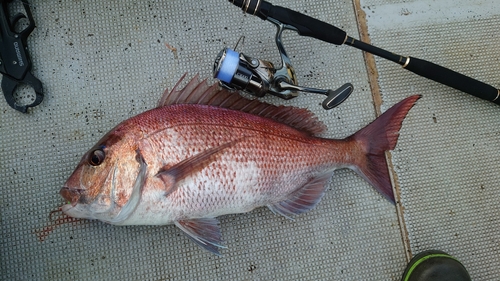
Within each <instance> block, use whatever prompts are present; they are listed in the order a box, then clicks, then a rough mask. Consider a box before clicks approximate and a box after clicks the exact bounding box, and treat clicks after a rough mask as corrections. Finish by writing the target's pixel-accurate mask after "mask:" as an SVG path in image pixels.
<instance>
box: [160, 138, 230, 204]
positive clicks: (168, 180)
mask: <svg viewBox="0 0 500 281" xmlns="http://www.w3.org/2000/svg"><path fill="white" fill-rule="evenodd" d="M237 142H238V140H236V141H232V142H228V143H225V144H223V145H220V146H217V147H212V148H210V149H207V150H205V151H203V152H200V153H198V154H196V155H194V156H192V157H189V158H187V159H184V160H182V161H181V162H179V163H177V164H175V165H174V166H170V167H168V168H162V169H161V170H160V171H159V172H158V174H156V176H157V177H159V178H160V179H161V180H162V181H163V182H164V183H165V187H166V193H167V194H166V196H168V195H169V194H170V193H172V192H174V191H175V190H176V189H177V183H178V182H179V181H181V180H183V179H185V178H187V177H188V176H190V175H193V174H196V173H198V172H199V171H201V170H202V169H203V168H205V167H207V166H208V165H209V164H210V163H212V162H213V161H215V160H216V159H217V156H219V155H220V154H221V152H222V151H223V150H224V149H226V148H229V147H231V146H233V145H234V144H236V143H237Z"/></svg>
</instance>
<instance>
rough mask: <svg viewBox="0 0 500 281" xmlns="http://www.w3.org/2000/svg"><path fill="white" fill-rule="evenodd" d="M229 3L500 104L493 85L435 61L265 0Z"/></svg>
mask: <svg viewBox="0 0 500 281" xmlns="http://www.w3.org/2000/svg"><path fill="white" fill-rule="evenodd" d="M229 2H231V3H233V4H234V5H236V6H238V7H240V8H241V9H242V10H243V11H244V12H245V13H249V14H252V15H255V16H258V17H260V18H261V19H263V20H269V21H271V22H275V21H278V22H280V23H283V24H286V25H289V26H293V27H294V28H295V30H296V31H297V32H298V33H299V34H300V35H303V36H309V37H313V38H316V39H319V40H322V41H325V42H328V43H332V44H335V45H342V44H347V45H350V46H353V47H355V48H357V49H360V50H363V51H365V52H369V53H372V54H374V55H377V56H380V57H382V58H385V59H388V60H390V61H393V62H395V63H398V64H400V65H402V66H403V68H405V69H407V70H409V71H412V72H413V73H416V74H418V75H420V76H423V77H426V78H428V79H431V80H434V81H436V82H439V83H442V84H444V85H447V86H450V87H452V88H455V89H457V90H460V91H463V92H465V93H468V94H471V95H474V96H476V97H478V98H481V99H485V100H487V101H491V102H494V103H496V104H500V90H499V89H497V88H495V87H493V86H491V85H488V84H486V83H483V82H481V81H478V80H476V79H473V78H471V77H468V76H465V75H463V74H460V73H458V72H455V71H453V70H450V69H448V68H445V67H442V66H440V65H437V64H434V63H432V62H429V61H425V60H422V59H418V58H414V57H409V56H407V57H406V56H400V55H397V54H395V53H392V52H389V51H386V50H384V49H381V48H378V47H375V46H373V45H370V44H367V43H364V42H362V41H359V40H356V39H354V38H352V37H349V36H347V33H346V32H345V31H343V30H341V29H339V28H338V27H335V26H333V25H331V24H328V23H325V22H322V21H320V20H317V19H315V18H312V17H310V16H307V15H304V14H301V13H299V12H296V11H293V10H290V9H288V8H284V7H280V6H274V5H272V4H271V3H269V2H267V1H262V0H229Z"/></svg>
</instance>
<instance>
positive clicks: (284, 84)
mask: <svg viewBox="0 0 500 281" xmlns="http://www.w3.org/2000/svg"><path fill="white" fill-rule="evenodd" d="M268 20H269V21H271V22H272V23H274V24H275V25H276V26H277V29H278V30H277V32H276V36H275V39H276V46H277V47H278V51H279V54H280V57H281V67H280V68H276V67H275V66H274V64H273V63H271V62H269V61H265V60H261V59H256V58H253V57H250V56H246V55H244V54H242V53H238V52H236V51H234V50H232V49H229V48H224V49H223V50H222V51H221V52H220V53H219V54H218V55H217V58H216V59H215V63H214V69H213V74H214V78H217V79H218V80H219V83H220V84H221V86H222V87H224V88H227V89H230V90H243V91H245V92H248V93H250V94H252V95H254V96H257V97H263V96H264V95H265V94H266V93H269V94H272V95H275V96H277V97H280V98H282V99H286V100H288V99H292V98H294V97H296V96H298V92H307V93H316V94H323V95H326V96H327V97H326V99H325V100H324V101H323V103H322V105H323V108H324V109H327V110H328V109H332V108H334V107H336V106H338V105H339V104H341V103H342V102H343V101H345V100H346V99H347V98H348V97H349V95H350V94H351V93H352V91H353V86H352V84H350V83H346V84H344V85H343V86H341V87H340V88H338V89H336V90H330V89H316V88H308V87H302V86H299V85H298V82H297V76H296V74H295V70H294V68H293V66H292V62H291V61H290V58H289V57H288V55H287V54H286V51H285V48H284V46H283V43H282V40H281V35H282V33H283V31H284V30H286V29H290V30H296V29H295V28H294V27H293V26H291V25H286V24H283V23H281V22H279V21H277V20H274V19H271V18H268Z"/></svg>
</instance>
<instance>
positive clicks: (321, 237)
mask: <svg viewBox="0 0 500 281" xmlns="http://www.w3.org/2000/svg"><path fill="white" fill-rule="evenodd" d="M363 2H375V1H363ZM272 3H273V4H275V5H282V6H286V7H289V8H291V9H295V10H298V11H301V12H303V13H306V14H308V15H310V16H313V17H317V18H319V19H322V20H325V21H327V22H330V23H332V24H334V25H336V26H338V27H340V28H342V29H344V30H346V31H347V32H348V34H350V35H351V36H353V37H358V36H357V35H358V29H357V24H356V17H355V12H354V8H353V4H352V2H351V1H347V0H345V1H340V0H336V1H329V2H328V3H327V2H324V1H316V0H315V1H307V2H306V1H273V2H272ZM31 4H32V11H33V14H34V17H35V21H36V24H37V28H36V29H35V31H34V32H33V34H32V35H31V36H30V38H29V40H28V43H29V47H30V52H31V55H32V59H33V64H34V68H33V73H34V74H35V76H37V77H38V78H39V79H40V80H41V81H42V82H43V84H44V89H45V93H46V97H45V100H44V102H43V103H42V104H41V105H40V106H38V107H36V108H34V109H33V110H32V111H31V112H30V113H29V114H26V115H24V114H21V113H19V112H16V111H14V110H13V109H11V108H10V107H8V105H7V104H6V103H5V102H0V157H1V159H2V160H1V161H0V179H1V181H0V215H1V216H0V224H1V230H0V231H1V232H0V233H1V236H0V246H1V254H0V258H1V260H0V265H1V275H0V276H1V277H0V278H1V279H2V280H68V279H72V280H398V279H399V278H400V275H401V273H402V271H403V269H404V267H405V265H406V253H405V250H404V249H405V247H404V244H403V239H404V238H405V237H402V236H401V234H400V233H401V232H400V227H399V223H398V217H397V214H396V209H395V208H394V206H393V205H391V204H390V203H389V202H387V201H386V200H384V199H383V198H382V197H381V196H379V195H378V194H377V193H376V192H375V191H374V190H373V189H372V188H371V187H370V186H369V185H368V184H367V183H366V182H365V181H364V180H363V179H361V178H360V177H358V176H357V175H356V174H354V173H353V172H351V171H348V170H338V171H337V172H336V174H335V176H334V178H333V181H332V183H331V186H330V188H329V189H328V191H327V194H326V196H325V197H324V198H323V200H322V202H320V204H319V205H318V206H317V208H316V209H314V210H313V211H311V212H309V213H307V214H304V215H301V216H299V217H298V218H297V219H296V220H295V221H289V220H286V219H284V218H282V217H279V216H275V215H273V214H272V213H271V212H270V211H269V210H267V209H265V208H260V209H256V210H254V211H252V212H250V213H247V214H238V215H229V216H224V217H222V218H221V225H222V232H223V236H224V240H225V244H226V246H228V249H225V250H223V251H222V254H223V256H222V257H217V256H213V255H211V254H209V253H207V252H205V251H204V250H202V249H200V248H199V247H198V246H196V245H195V244H194V243H192V242H191V241H190V240H189V239H188V238H186V237H185V236H184V235H183V234H182V233H181V231H180V230H178V229H176V228H175V227H174V226H172V225H170V226H161V227H158V226H130V227H118V226H112V225H107V224H104V223H101V222H97V221H80V222H75V223H66V224H63V225H61V226H59V227H56V228H54V229H48V228H46V226H47V225H48V223H49V213H50V212H51V211H53V210H56V209H57V207H58V206H60V205H61V204H62V203H63V200H62V198H61V197H60V195H59V194H58V191H59V189H60V187H61V186H62V184H63V183H64V181H65V180H66V178H67V177H68V176H69V175H70V173H71V172H72V170H73V169H74V167H75V165H76V164H77V162H78V161H79V159H80V157H81V155H82V154H83V153H85V152H86V150H87V149H89V148H90V146H91V145H93V144H94V142H95V141H97V140H98V139H99V138H100V137H101V136H102V135H103V134H104V133H106V132H107V131H108V130H109V129H111V128H112V127H113V126H114V125H116V124H117V123H118V122H120V121H122V120H124V119H126V118H128V117H130V116H133V115H135V114H138V113H140V112H142V111H144V110H146V109H149V108H152V107H154V106H155V103H156V101H157V100H158V98H159V97H160V95H161V93H162V92H163V90H164V89H165V88H168V87H172V86H173V85H174V84H175V82H176V81H177V80H178V79H179V77H181V76H182V74H183V73H185V72H189V73H190V74H192V75H194V74H196V73H200V76H201V77H210V76H211V68H212V63H213V61H214V59H215V56H216V55H217V53H218V52H219V51H220V50H221V49H222V48H223V47H225V46H230V47H232V46H234V44H235V43H236V42H237V41H238V39H239V38H240V37H241V36H245V41H244V43H243V44H240V45H239V47H238V50H239V51H241V52H244V53H245V54H248V55H251V56H255V57H258V58H263V59H267V60H272V61H275V62H278V55H277V51H276V47H275V45H274V33H275V28H274V26H272V25H271V24H270V23H268V22H265V21H262V20H260V19H258V18H255V17H252V16H247V15H243V14H242V12H241V11H240V10H239V9H237V8H236V7H234V6H233V5H231V4H230V3H228V2H227V1H223V0H210V1H196V2H195V1H177V0H172V1H95V0H94V1H92V0H83V1H36V0H32V1H31ZM382 4H383V3H378V2H377V3H363V6H364V7H363V9H364V10H365V11H366V13H367V14H368V23H369V25H370V21H371V20H372V19H373V17H374V16H376V15H380V13H382V12H383V11H382V9H381V10H376V9H375V10H370V9H373V8H374V7H382ZM394 5H396V4H394ZM372 11H373V13H372ZM410 12H411V10H410ZM389 24H392V23H389ZM496 26H498V13H496V14H494V13H493V14H492V12H491V11H490V12H489V13H488V14H487V16H484V17H483V16H481V15H477V14H475V17H472V15H471V18H470V19H468V18H460V17H459V18H458V19H457V18H452V19H450V20H449V21H445V22H437V23H428V22H425V21H424V22H421V23H420V24H418V23H415V25H412V26H403V25H400V26H394V25H393V26H385V25H384V24H382V23H381V24H380V25H378V26H377V27H376V28H375V29H370V34H371V35H372V40H373V42H374V43H375V44H378V45H380V46H381V47H387V48H388V49H389V50H392V49H394V51H400V52H401V53H404V52H407V53H408V54H411V55H414V56H417V57H419V56H420V57H422V58H426V59H429V60H433V61H435V62H437V63H441V64H443V65H445V66H449V67H451V68H455V69H456V70H459V71H463V72H464V73H466V74H470V75H471V76H474V77H477V78H480V79H482V80H484V81H485V82H490V83H494V82H496V81H497V80H495V79H496V78H498V76H499V75H498V71H499V70H498V54H497V53H496V52H494V46H495V44H496V45H497V46H498V38H499V36H498V31H497V30H496ZM429 28H432V30H431V31H429ZM409 30H411V32H410V31H409ZM429 33H433V34H434V36H432V37H426V36H428V34H429ZM424 35H425V36H424ZM394 36H399V38H404V40H394ZM443 37H445V38H443ZM485 38H487V39H488V40H485ZM424 39H425V40H427V41H425V40H424ZM450 40H451V43H447V44H444V43H443V42H449V41H450ZM495 40H496V41H495ZM395 41H397V42H395ZM284 42H285V47H286V49H287V51H288V54H289V55H290V57H291V59H292V62H293V63H294V66H295V68H296V71H297V74H298V78H299V82H300V84H301V85H304V86H311V87H318V88H335V87H338V86H340V85H342V84H344V83H346V82H351V83H352V84H353V85H354V87H355V92H354V93H353V95H352V96H351V97H350V98H349V99H348V100H347V101H346V102H345V103H344V104H342V105H341V106H340V107H338V108H335V109H333V110H331V111H324V110H323V109H322V108H321V106H320V103H321V101H322V100H321V97H319V96H316V95H313V94H308V95H305V94H304V95H301V96H300V97H298V98H296V99H293V100H290V101H283V100H279V99H278V98H274V97H268V98H266V100H267V101H269V102H272V103H276V104H290V105H295V106H300V107H307V108H310V109H311V110H312V111H314V112H316V113H317V114H318V116H319V118H320V119H321V120H323V121H324V122H325V124H326V125H327V126H328V128H329V130H328V132H327V133H325V135H324V136H325V137H336V138H341V137H345V136H348V135H350V134H352V133H353V132H355V131H357V130H358V129H360V128H362V127H363V126H365V125H366V124H368V123H369V122H370V121H372V120H373V119H374V118H375V110H374V106H373V101H372V94H371V91H370V85H369V84H368V76H367V71H366V67H365V62H364V58H363V55H362V53H361V52H360V51H358V50H355V49H353V48H350V47H346V46H342V47H335V46H332V45H329V44H326V43H322V42H319V41H316V40H314V39H311V38H303V37H300V36H298V35H296V34H294V33H293V32H286V34H285V35H284ZM403 42H406V43H405V44H402V43H403ZM398 43H399V44H398ZM377 66H378V67H379V73H380V86H381V89H382V94H383V98H384V104H383V109H387V108H388V107H389V106H390V105H392V104H394V103H396V102H397V101H399V100H400V99H402V98H403V97H406V96H408V95H410V94H413V93H417V92H418V93H422V94H424V98H423V99H422V100H421V101H419V104H418V106H416V107H415V108H414V109H412V111H411V112H410V115H409V116H408V118H407V119H406V120H405V122H404V124H403V131H402V133H401V138H400V142H399V145H398V147H397V150H396V151H395V153H394V154H393V161H394V163H395V167H396V172H397V174H398V177H399V182H400V188H401V193H402V202H403V205H404V207H405V213H404V214H405V219H406V222H407V228H408V231H409V233H410V236H409V238H410V242H411V249H412V251H414V252H416V251H420V250H424V249H427V248H440V249H443V250H446V251H449V252H450V253H451V254H455V255H456V256H457V257H459V258H460V259H461V260H464V262H465V264H466V266H467V267H469V268H471V271H472V273H473V275H474V277H475V278H476V279H477V280H487V279H488V278H489V279H491V278H492V277H493V276H497V275H498V264H492V263H490V262H489V261H490V260H494V259H492V258H491V257H493V256H495V255H496V254H498V239H499V237H498V232H495V231H496V230H497V229H498V223H499V221H498V216H497V213H498V212H495V211H498V208H497V207H496V206H497V204H496V201H497V200H496V198H498V192H499V191H498V188H497V186H496V183H498V182H499V178H498V177H499V175H498V173H497V172H496V171H498V163H497V162H496V161H495V160H496V159H495V158H496V156H497V155H498V150H499V145H500V144H499V142H498V138H499V135H500V133H499V131H498V129H496V128H498V127H499V126H498V123H499V122H500V119H499V118H495V116H498V115H497V114H498V112H497V111H498V106H495V105H493V104H489V103H487V102H483V101H481V100H478V99H476V98H474V97H469V96H467V95H465V94H461V93H457V92H455V91H453V90H450V89H448V88H446V87H444V86H440V85H436V84H433V83H432V82H429V81H427V80H425V79H423V78H418V77H415V76H413V74H411V73H404V72H403V71H402V70H400V68H399V67H398V66H395V65H392V64H390V63H385V62H382V61H380V62H378V63H377ZM495 67H496V68H495ZM19 94H20V96H21V97H22V96H29V95H30V94H31V89H29V88H21V89H20V91H19ZM56 218H57V217H56ZM56 218H54V219H56ZM41 231H46V234H47V236H46V237H45V239H44V240H43V241H40V240H39V238H38V237H39V234H40V232H41ZM471 257H472V258H471ZM495 271H496V273H497V274H496V275H495ZM488 274H489V275H488Z"/></svg>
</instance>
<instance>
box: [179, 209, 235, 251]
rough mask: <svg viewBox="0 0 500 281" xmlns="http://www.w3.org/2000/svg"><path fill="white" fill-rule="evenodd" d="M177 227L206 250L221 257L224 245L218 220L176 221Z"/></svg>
mask: <svg viewBox="0 0 500 281" xmlns="http://www.w3.org/2000/svg"><path fill="white" fill-rule="evenodd" d="M175 225H176V226H177V227H178V228H180V229H181V230H182V231H184V233H185V234H186V235H187V236H188V237H189V238H191V240H193V241H194V242H195V243H196V244H198V245H199V246H201V247H202V248H204V249H205V250H207V251H209V252H211V253H214V254H216V255H218V256H220V253H219V248H226V247H224V246H223V245H222V234H221V231H220V227H219V221H218V220H217V219H216V218H205V219H193V220H180V221H176V222H175Z"/></svg>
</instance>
